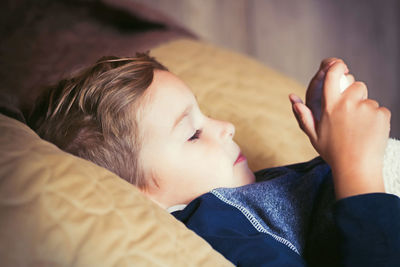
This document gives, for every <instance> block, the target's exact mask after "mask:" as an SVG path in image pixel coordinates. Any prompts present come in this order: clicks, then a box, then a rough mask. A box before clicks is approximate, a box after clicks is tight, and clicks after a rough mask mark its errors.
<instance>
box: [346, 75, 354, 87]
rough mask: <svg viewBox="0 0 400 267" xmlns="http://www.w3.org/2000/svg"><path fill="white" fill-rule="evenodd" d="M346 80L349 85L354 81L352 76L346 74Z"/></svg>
mask: <svg viewBox="0 0 400 267" xmlns="http://www.w3.org/2000/svg"><path fill="white" fill-rule="evenodd" d="M346 78H347V81H348V82H349V84H350V85H351V84H353V83H354V82H355V81H356V79H355V78H354V76H353V75H352V74H346Z"/></svg>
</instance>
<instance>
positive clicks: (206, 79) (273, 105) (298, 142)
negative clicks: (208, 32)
mask: <svg viewBox="0 0 400 267" xmlns="http://www.w3.org/2000/svg"><path fill="white" fill-rule="evenodd" d="M151 54H152V55H153V56H155V57H156V58H157V59H158V60H159V61H160V62H162V63H163V64H164V65H165V66H167V67H168V68H169V70H170V71H172V72H173V73H175V74H176V75H177V76H179V77H180V78H181V79H182V80H183V81H184V82H186V84H187V85H188V86H189V87H191V89H192V91H193V92H194V94H195V95H196V96H197V99H198V102H199V105H200V108H201V109H202V111H203V112H204V113H205V114H207V115H209V116H211V117H213V118H216V119H220V120H226V121H230V122H232V123H233V124H234V125H235V126H236V134H235V137H234V140H235V141H236V142H237V143H238V144H239V146H240V147H241V149H242V151H243V153H244V154H245V155H246V157H247V158H248V162H249V166H250V168H251V169H252V170H253V171H256V170H259V169H262V168H266V167H274V166H281V165H286V164H291V163H297V162H302V161H307V160H309V159H311V158H313V157H315V156H317V153H316V152H315V151H314V149H313V147H312V146H311V144H310V142H309V140H308V138H307V136H306V135H305V134H304V133H303V132H302V131H301V130H300V128H299V127H298V126H297V122H296V119H295V118H294V116H293V114H292V108H291V104H290V102H289V100H288V95H289V93H296V94H297V95H299V96H303V95H305V91H306V88H304V87H303V86H301V85H300V84H298V83H297V82H295V81H294V80H292V79H290V78H288V77H286V76H284V75H282V74H280V73H278V72H276V71H274V70H272V69H270V68H268V67H266V66H264V65H262V64H260V63H258V62H257V61H255V60H253V59H251V58H249V57H246V56H244V55H240V54H237V53H234V52H230V51H227V50H225V49H221V48H218V47H215V46H213V45H210V44H207V43H202V42H199V41H193V40H188V39H182V40H178V41H174V42H170V43H167V44H164V45H162V46H160V47H158V48H156V49H154V50H152V51H151Z"/></svg>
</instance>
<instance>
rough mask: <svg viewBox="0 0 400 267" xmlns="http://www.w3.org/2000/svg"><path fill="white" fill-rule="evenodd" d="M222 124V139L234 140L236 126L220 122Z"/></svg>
mask: <svg viewBox="0 0 400 267" xmlns="http://www.w3.org/2000/svg"><path fill="white" fill-rule="evenodd" d="M219 123H220V124H221V138H224V139H225V138H231V139H232V138H233V136H234V135H235V126H234V125H233V124H232V123H230V122H227V121H219Z"/></svg>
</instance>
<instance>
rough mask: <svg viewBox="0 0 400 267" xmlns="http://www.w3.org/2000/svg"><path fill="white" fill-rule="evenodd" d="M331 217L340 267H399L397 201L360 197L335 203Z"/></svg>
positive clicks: (386, 197) (399, 209)
mask: <svg viewBox="0 0 400 267" xmlns="http://www.w3.org/2000/svg"><path fill="white" fill-rule="evenodd" d="M334 217H335V222H336V227H337V228H338V231H339V238H340V255H341V257H340V259H341V265H342V266H363V267H366V266H388V267H389V266H399V265H400V234H399V233H400V198H398V197H397V196H395V195H391V194H382V193H376V194H364V195H358V196H354V197H349V198H345V199H342V200H340V201H338V202H337V203H336V204H335V206H334Z"/></svg>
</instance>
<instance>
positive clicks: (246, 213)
mask: <svg viewBox="0 0 400 267" xmlns="http://www.w3.org/2000/svg"><path fill="white" fill-rule="evenodd" d="M211 193H212V194H213V195H215V196H216V197H217V198H219V199H220V200H222V201H223V202H225V203H226V204H228V205H231V206H233V207H235V208H237V209H238V210H239V211H240V212H241V213H243V215H244V216H246V218H247V219H248V220H249V221H250V223H251V224H252V225H253V226H254V228H256V230H257V231H259V232H261V233H265V234H269V235H270V236H272V237H273V238H274V239H275V240H276V241H278V242H280V243H282V244H284V245H286V246H287V247H289V248H290V249H291V250H293V251H294V252H296V253H297V254H299V255H300V253H299V251H298V250H297V248H296V247H295V246H294V245H293V244H292V243H290V241H289V240H286V239H285V238H283V237H280V236H277V235H275V234H273V233H271V232H269V231H268V230H267V229H265V228H264V227H263V226H262V225H261V223H260V222H259V221H258V220H257V219H256V218H255V217H254V216H253V215H252V214H251V213H250V212H249V211H248V210H247V209H246V208H245V207H243V206H241V205H238V204H235V203H233V202H232V201H230V200H228V199H226V198H225V197H224V196H223V195H221V194H220V193H219V192H217V191H216V190H215V189H214V190H211Z"/></svg>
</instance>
